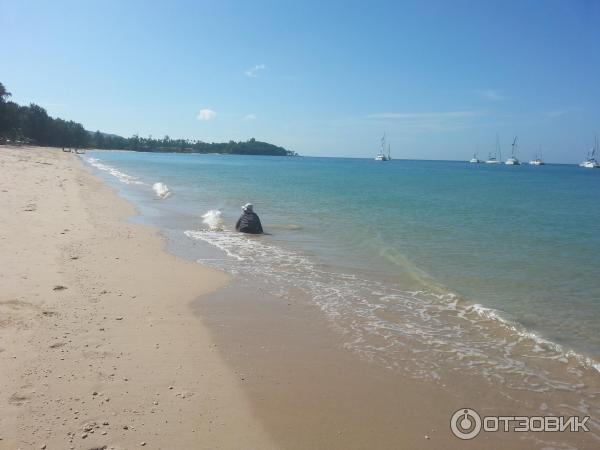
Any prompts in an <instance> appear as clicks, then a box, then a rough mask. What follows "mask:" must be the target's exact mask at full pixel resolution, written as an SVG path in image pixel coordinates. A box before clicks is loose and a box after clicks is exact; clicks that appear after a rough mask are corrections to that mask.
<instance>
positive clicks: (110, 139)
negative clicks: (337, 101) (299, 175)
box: [0, 83, 296, 156]
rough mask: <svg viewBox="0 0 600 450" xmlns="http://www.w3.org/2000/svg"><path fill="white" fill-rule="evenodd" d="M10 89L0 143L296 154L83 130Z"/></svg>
mask: <svg viewBox="0 0 600 450" xmlns="http://www.w3.org/2000/svg"><path fill="white" fill-rule="evenodd" d="M10 97H11V93H10V92H8V91H7V90H6V88H5V87H4V85H3V84H2V83H0V143H15V144H32V145H41V146H49V147H69V148H99V149H111V150H133V151H140V152H176V153H230V154H238V155H272V156H296V153H295V152H292V151H289V150H286V149H285V148H283V147H279V146H276V145H273V144H269V143H267V142H260V141H257V140H256V139H254V138H252V139H250V140H248V141H240V142H235V141H229V142H227V143H216V142H213V143H208V142H203V141H200V140H193V139H171V138H170V137H169V136H165V137H164V138H162V139H153V138H152V136H149V137H148V138H143V137H140V136H138V135H133V136H132V137H129V138H125V137H122V136H118V135H115V134H108V133H102V132H101V131H99V130H98V131H96V132H90V131H87V130H86V129H85V128H84V127H83V125H81V124H80V123H77V122H74V121H72V120H69V121H67V120H63V119H60V118H53V117H51V116H49V115H48V113H47V112H46V110H45V109H44V108H42V107H41V106H39V105H36V104H35V103H31V104H30V105H29V106H21V105H18V104H17V103H15V102H12V101H9V98H10Z"/></svg>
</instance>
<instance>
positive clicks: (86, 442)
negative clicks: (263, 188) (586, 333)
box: [0, 147, 593, 450]
mask: <svg viewBox="0 0 600 450" xmlns="http://www.w3.org/2000/svg"><path fill="white" fill-rule="evenodd" d="M135 214H136V211H135V209H134V208H133V207H132V206H131V205H130V204H129V203H127V202H126V201H125V200H123V199H122V198H120V197H119V196H117V195H116V194H115V193H114V192H113V191H112V190H111V189H110V188H109V187H108V186H107V185H105V184H104V183H103V182H102V181H101V180H100V179H99V178H96V177H94V176H93V175H91V173H90V172H89V170H88V169H87V168H86V167H85V166H84V165H83V163H82V162H81V160H80V158H79V157H78V156H76V155H74V154H71V153H63V152H61V151H60V150H56V149H47V148H33V147H30V148H27V147H22V148H11V147H0V230H1V234H0V239H1V242H2V244H1V245H2V252H1V254H0V261H1V267H2V270H1V272H0V286H1V289H0V449H7V450H8V449H11V450H12V449H19V448H21V449H40V448H45V449H71V448H72V449H88V450H89V449H103V448H107V449H133V448H151V449H216V448H221V449H271V448H278V449H279V448H281V449H398V448H406V449H436V448H441V447H444V448H446V449H449V450H450V449H479V448H486V449H496V448H497V449H503V448H511V449H520V448H523V449H531V448H547V442H548V440H545V441H544V442H542V441H541V440H539V439H538V436H535V435H533V434H531V433H486V434H482V435H481V436H479V437H478V438H477V439H476V440H473V441H462V440H459V439H457V438H455V437H454V436H452V434H451V433H450V430H449V420H450V416H451V415H452V413H453V412H454V411H456V410H458V409H460V408H463V407H466V406H468V407H473V408H475V409H477V410H478V411H480V412H482V413H486V412H488V413H498V412H502V413H504V414H508V415H510V414H513V415H514V414H515V413H520V414H534V413H536V410H534V409H531V408H529V407H526V406H525V405H524V404H522V405H520V404H519V402H518V401H517V399H514V398H508V397H506V396H504V395H503V394H502V393H501V392H499V391H496V390H495V389H490V387H489V385H487V384H486V383H482V382H478V381H477V380H474V379H473V377H470V378H469V377H465V376H464V375H463V374H461V373H458V372H457V373H454V374H448V376H447V378H446V379H445V380H444V383H431V382H428V381H422V380H418V379H414V378H408V377H403V376H401V375H399V373H398V372H395V371H393V370H388V369H386V368H382V367H381V366H379V365H377V364H373V363H371V362H370V361H369V360H368V359H365V358H360V357H359V356H358V355H357V354H355V353H354V352H352V351H348V350H347V349H345V348H344V340H343V336H341V335H340V334H339V333H337V332H336V331H335V330H334V329H332V326H331V323H330V322H329V321H328V320H327V319H326V318H325V317H324V316H323V315H322V314H321V313H320V312H319V311H318V308H316V307H315V306H314V305H311V304H309V303H307V302H303V301H300V300H299V299H295V298H291V297H290V298H285V299H283V298H277V297H274V296H273V295H269V294H267V293H266V292H264V291H263V290H262V289H261V286H260V284H256V285H254V284H251V283H248V282H242V281H240V280H238V279H234V278H232V277H230V276H229V275H226V274H224V273H222V272H219V271H217V270H214V269H210V268H206V267H204V266H202V265H200V264H197V263H194V262H189V261H186V260H185V259H181V258H179V257H176V256H173V255H172V254H170V253H168V252H167V251H166V242H165V240H164V239H163V238H162V237H161V236H160V235H159V233H158V231H157V230H155V229H152V228H148V227H145V226H142V225H138V224H134V223H132V222H131V221H129V220H128V218H131V217H132V216H135ZM407 351H410V349H407ZM548 395H554V393H549V394H548ZM538 412H539V411H538ZM546 437H547V436H544V438H546ZM551 439H552V440H554V442H555V443H556V447H557V448H593V447H590V446H589V445H590V442H593V441H591V440H588V436H586V435H585V434H582V433H579V434H577V435H574V434H571V435H568V434H561V435H556V434H555V435H553V436H552V437H551ZM569 445H570V446H571V447H569ZM574 446H575V447H574Z"/></svg>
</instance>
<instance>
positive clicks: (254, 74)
mask: <svg viewBox="0 0 600 450" xmlns="http://www.w3.org/2000/svg"><path fill="white" fill-rule="evenodd" d="M266 68H267V66H265V65H264V64H257V65H256V66H254V67H251V68H250V69H248V70H246V71H244V73H245V74H246V75H247V76H249V77H250V78H257V77H258V73H259V72H260V71H261V70H265V69H266Z"/></svg>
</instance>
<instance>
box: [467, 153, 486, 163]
mask: <svg viewBox="0 0 600 450" xmlns="http://www.w3.org/2000/svg"><path fill="white" fill-rule="evenodd" d="M469 162H470V163H473V164H479V163H480V162H483V161H481V160H480V159H479V158H478V157H477V153H473V157H472V158H471V159H470V160H469Z"/></svg>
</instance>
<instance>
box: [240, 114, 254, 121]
mask: <svg viewBox="0 0 600 450" xmlns="http://www.w3.org/2000/svg"><path fill="white" fill-rule="evenodd" d="M242 120H256V116H255V115H254V114H246V115H245V116H244V117H242Z"/></svg>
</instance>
